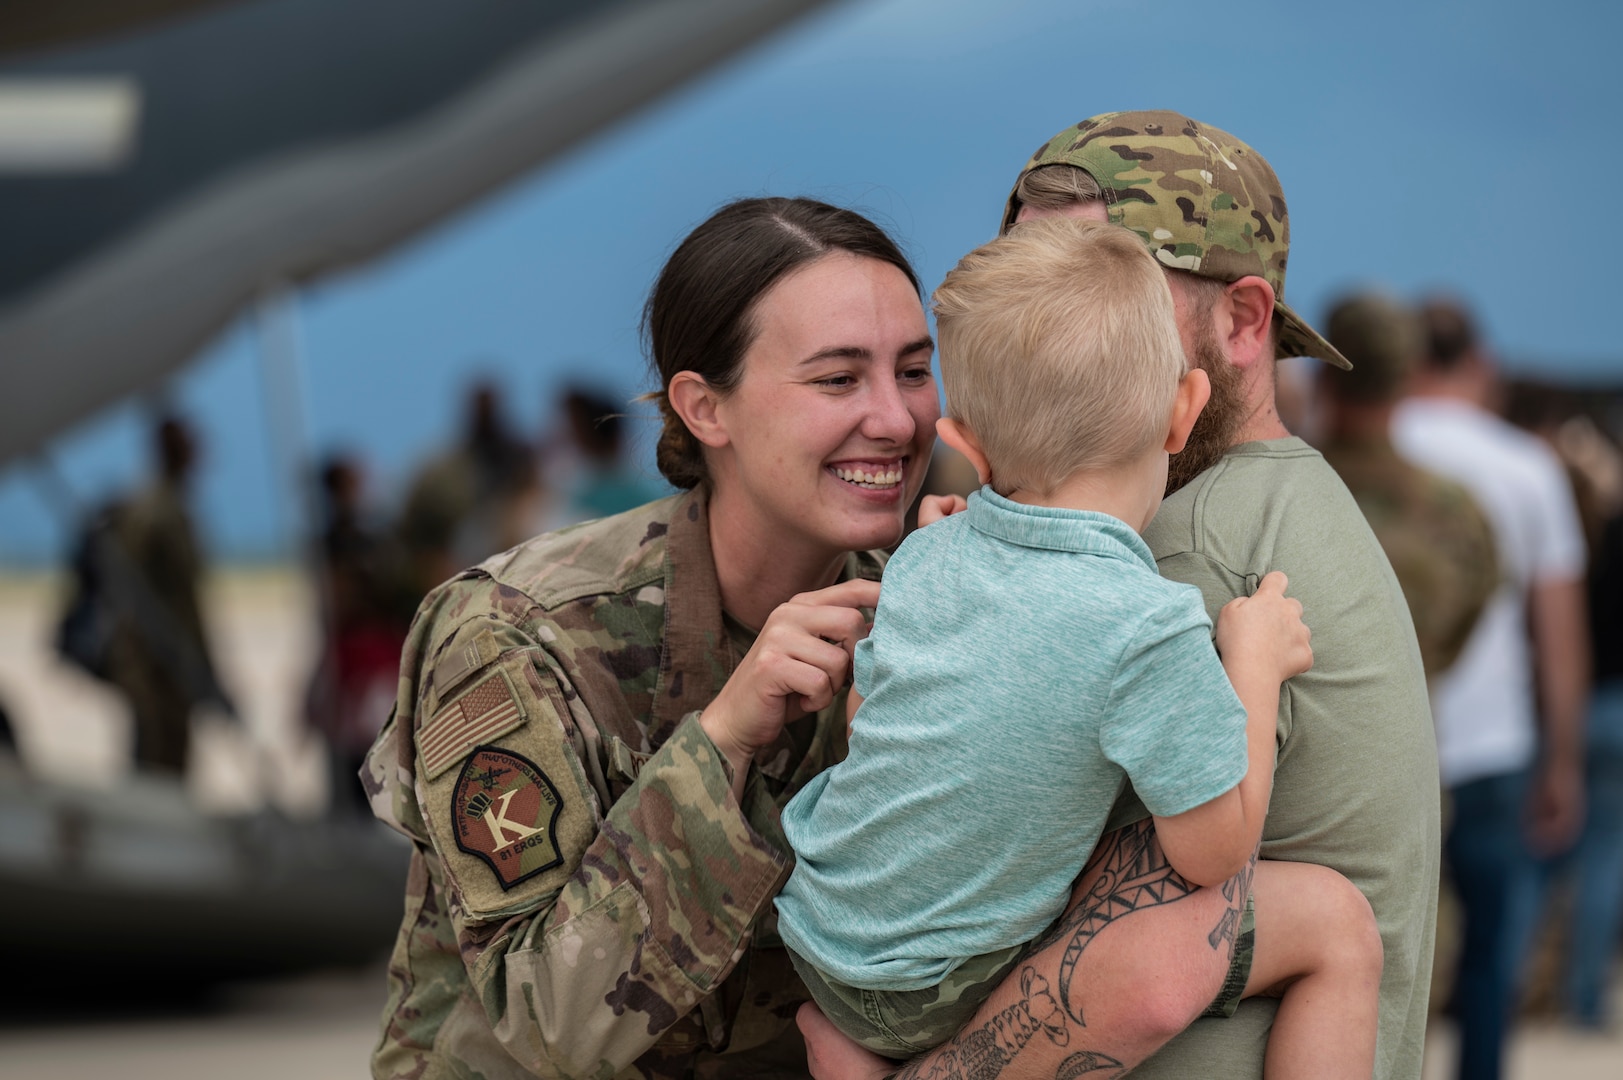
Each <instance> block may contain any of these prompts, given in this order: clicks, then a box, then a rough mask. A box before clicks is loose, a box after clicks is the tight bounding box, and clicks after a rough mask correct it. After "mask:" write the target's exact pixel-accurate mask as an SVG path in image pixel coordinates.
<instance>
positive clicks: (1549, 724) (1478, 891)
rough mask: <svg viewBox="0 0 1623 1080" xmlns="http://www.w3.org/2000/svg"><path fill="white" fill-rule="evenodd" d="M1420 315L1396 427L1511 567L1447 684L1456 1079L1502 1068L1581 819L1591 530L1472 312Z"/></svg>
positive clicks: (1505, 568) (1441, 715)
mask: <svg viewBox="0 0 1623 1080" xmlns="http://www.w3.org/2000/svg"><path fill="white" fill-rule="evenodd" d="M1421 316H1422V319H1423V322H1424V327H1425V339H1426V349H1425V353H1424V359H1423V362H1422V364H1421V366H1420V370H1419V371H1418V372H1417V373H1416V376H1415V378H1414V381H1413V383H1412V384H1411V395H1410V396H1409V397H1408V398H1407V399H1405V400H1404V401H1403V402H1402V403H1401V404H1400V405H1399V406H1398V409H1397V411H1396V413H1395V414H1394V416H1393V424H1392V439H1393V442H1394V443H1395V444H1396V446H1397V448H1398V451H1399V452H1400V453H1402V454H1403V455H1404V456H1405V457H1407V458H1409V459H1410V460H1412V461H1414V462H1416V463H1417V464H1419V465H1421V466H1423V467H1425V468H1428V469H1431V470H1434V471H1436V472H1438V473H1441V474H1442V475H1444V476H1447V477H1449V478H1451V479H1453V480H1455V481H1457V482H1458V483H1459V484H1461V485H1462V486H1463V487H1465V489H1466V490H1468V491H1469V492H1470V493H1471V495H1472V496H1473V497H1474V498H1475V499H1476V501H1477V503H1478V505H1479V506H1481V508H1482V510H1483V512H1484V513H1485V514H1486V515H1487V518H1488V521H1489V523H1490V524H1491V525H1492V527H1493V534H1494V543H1495V551H1496V554H1497V557H1498V561H1499V566H1500V571H1501V583H1500V585H1499V587H1498V588H1497V589H1496V590H1495V592H1494V595H1493V597H1492V598H1491V599H1490V600H1489V601H1488V606H1487V608H1486V609H1485V610H1484V612H1483V614H1482V617H1481V619H1479V620H1478V622H1477V625H1476V627H1475V629H1474V630H1473V631H1472V633H1471V637H1470V639H1469V640H1468V641H1467V642H1466V645H1465V649H1464V651H1463V652H1462V653H1461V655H1460V658H1459V661H1458V662H1457V663H1456V664H1455V665H1454V667H1453V668H1451V669H1450V670H1449V671H1448V672H1446V673H1445V674H1444V675H1443V676H1442V677H1441V678H1439V679H1438V680H1437V681H1436V683H1435V686H1434V700H1435V707H1436V720H1437V745H1438V758H1439V762H1440V765H1441V770H1442V781H1443V785H1444V787H1445V788H1447V790H1448V791H1449V794H1450V796H1451V802H1452V817H1451V823H1450V828H1449V833H1448V836H1447V838H1446V840H1445V843H1444V852H1445V854H1446V856H1447V859H1448V865H1449V869H1450V871H1451V873H1452V877H1453V881H1454V884H1455V887H1456V889H1457V890H1458V893H1459V898H1460V904H1461V908H1462V915H1463V921H1464V926H1463V940H1462V942H1461V950H1460V962H1459V968H1458V971H1457V973H1456V976H1455V979H1454V1000H1453V1011H1454V1013H1455V1016H1456V1018H1457V1019H1458V1021H1459V1025H1460V1058H1459V1072H1458V1075H1459V1076H1460V1077H1462V1078H1464V1080H1490V1078H1496V1077H1498V1076H1500V1075H1501V1074H1502V1071H1503V1052H1504V1044H1505V1037H1506V1034H1507V1032H1508V1030H1509V1026H1510V1022H1511V1018H1512V1016H1513V1013H1514V1009H1515V1007H1516V1003H1517V993H1518V990H1519V983H1520V977H1521V970H1522V966H1523V959H1524V954H1525V952H1526V947H1527V937H1528V935H1529V933H1530V932H1531V930H1532V927H1533V923H1534V911H1535V906H1536V897H1537V875H1536V869H1535V862H1534V860H1535V856H1536V855H1540V854H1543V855H1549V854H1554V853H1557V852H1559V851H1562V850H1565V849H1566V848H1568V847H1570V846H1571V844H1572V842H1573V840H1574V838H1575V837H1576V835H1577V833H1578V830H1579V828H1580V826H1581V825H1582V822H1583V812H1584V810H1583V807H1584V777H1583V727H1582V722H1583V711H1584V706H1585V697H1586V694H1587V687H1588V678H1589V660H1588V653H1589V648H1588V641H1587V640H1586V626H1585V615H1584V608H1585V604H1584V595H1583V579H1584V562H1585V556H1584V541H1583V534H1582V529H1581V527H1580V525H1579V522H1578V515H1577V510H1576V508H1575V505H1574V502H1573V495H1572V488H1571V486H1570V485H1569V483H1568V481H1567V477H1566V473H1565V471H1564V469H1563V468H1562V466H1561V463H1560V461H1559V460H1558V459H1557V458H1556V456H1555V454H1554V453H1553V452H1552V451H1551V450H1550V449H1549V448H1548V447H1547V446H1545V445H1544V444H1543V443H1542V442H1541V441H1540V440H1539V439H1538V438H1537V437H1536V436H1534V435H1531V434H1529V433H1527V432H1525V431H1521V430H1520V429H1517V428H1515V427H1513V426H1511V425H1510V424H1508V423H1506V422H1505V421H1504V420H1502V419H1500V418H1499V417H1498V416H1497V415H1496V414H1495V413H1494V412H1493V411H1492V410H1491V403H1492V402H1493V401H1494V399H1495V397H1496V396H1497V390H1498V383H1497V376H1496V374H1495V371H1494V366H1493V363H1492V360H1491V358H1490V357H1489V355H1488V353H1487V350H1486V349H1485V348H1484V347H1483V346H1482V345H1481V343H1480V341H1479V339H1478V337H1477V333H1476V328H1475V325H1474V324H1473V322H1472V320H1471V318H1470V316H1469V315H1468V314H1467V313H1466V311H1465V309H1464V308H1463V307H1462V306H1460V305H1459V304H1457V303H1455V302H1453V301H1449V300H1432V301H1429V302H1427V303H1426V304H1424V305H1423V306H1422V308H1421Z"/></svg>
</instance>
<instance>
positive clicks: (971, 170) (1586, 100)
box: [0, 0, 1623, 563]
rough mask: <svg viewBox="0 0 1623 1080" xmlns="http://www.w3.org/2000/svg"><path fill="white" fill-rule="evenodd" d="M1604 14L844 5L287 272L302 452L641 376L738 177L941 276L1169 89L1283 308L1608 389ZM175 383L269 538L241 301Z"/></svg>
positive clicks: (74, 481) (272, 489) (110, 481)
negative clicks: (684, 264)
mask: <svg viewBox="0 0 1623 1080" xmlns="http://www.w3.org/2000/svg"><path fill="white" fill-rule="evenodd" d="M1620 31H1623V15H1620V14H1619V9H1617V8H1616V7H1614V6H1612V5H1598V4H1593V3H1579V2H1577V0H1555V2H1552V3H1546V4H1542V5H1540V6H1538V8H1537V9H1530V8H1528V7H1527V6H1525V5H1521V4H1515V5H1513V4H1510V3H1505V2H1500V0H1490V2H1482V3H1464V2H1410V3H1389V2H1385V0H1375V2H1370V3H1363V4H1359V5H1347V4H1338V5H1311V4H1299V3H1284V2H1274V0H1261V2H1258V3H1254V4H1251V5H1243V6H1240V7H1234V6H1226V5H1212V4H1195V3H1190V2H1185V0H1162V2H1159V3H1155V4H1153V5H1152V4H1147V3H1129V2H1126V0H870V2H864V0H847V2H845V3H840V4H836V5H834V6H833V7H832V8H830V9H828V10H825V11H824V12H822V13H820V14H818V15H816V16H814V17H813V18H811V19H809V20H806V21H804V22H802V23H800V24H798V25H797V26H795V27H794V28H792V29H791V30H790V31H788V32H787V33H785V34H782V35H780V36H778V37H777V38H774V39H772V40H771V41H769V42H768V43H766V44H765V45H763V46H762V47H759V48H757V49H755V50H753V51H751V52H750V53H748V54H746V55H744V56H742V57H740V58H738V59H736V60H735V61H733V62H731V63H729V64H727V65H725V66H724V67H722V68H719V69H717V70H715V71H713V72H712V73H710V74H709V75H707V76H706V77H705V78H703V79H701V80H699V81H697V82H695V83H692V84H690V85H689V86H687V87H686V88H684V89H683V90H682V91H681V92H679V93H676V94H673V95H671V96H669V97H667V98H665V99H664V100H662V101H660V102H658V103H656V104H655V105H653V106H652V107H650V108H647V109H644V110H643V111H642V112H640V113H638V114H637V115H635V116H634V117H632V118H630V119H629V120H627V121H625V122H623V123H621V124H620V125H618V126H616V127H615V128H613V129H610V130H608V131H605V132H603V133H601V134H600V135H599V136H598V137H596V138H594V139H593V140H591V141H590V142H588V143H586V144H583V145H581V146H579V147H577V148H576V149H575V150H574V151H573V152H572V153H570V154H569V155H567V156H565V157H563V158H561V159H557V160H555V161H553V162H552V163H550V164H549V165H548V166H546V167H545V168H543V169H541V170H539V171H537V172H535V173H533V174H531V175H530V176H528V177H525V178H524V179H522V180H521V181H519V182H518V183H516V184H513V185H511V186H510V187H508V188H507V189H505V190H503V191H501V192H499V193H497V194H496V195H495V196H493V197H491V198H489V199H487V200H485V201H483V202H481V203H479V204H477V205H475V206H472V207H469V208H468V209H467V210H466V211H465V212H463V213H462V214H461V215H459V216H457V217H456V218H454V219H452V220H450V221H448V222H446V223H444V224H442V225H441V226H440V227H438V228H437V229H435V230H433V231H431V232H429V233H427V234H425V235H423V236H421V237H419V238H418V239H416V240H415V241H414V242H412V243H410V244H408V245H406V246H404V247H402V248H400V249H398V250H396V251H395V252H394V253H392V254H391V255H390V256H389V257H387V258H384V259H380V260H378V261H376V262H374V263H372V264H370V265H368V266H365V267H362V268H360V269H358V270H353V271H351V272H349V273H346V274H344V275H341V276H338V277H334V278H329V279H324V280H322V281H319V282H316V283H314V284H312V285H309V286H307V287H305V288H304V289H302V290H301V291H300V292H299V293H298V294H297V296H296V298H295V301H296V310H297V313H298V319H299V332H300V336H301V339H302V341H303V343H304V355H305V361H306V382H307V395H306V396H307V398H308V426H309V428H310V435H311V438H310V443H311V446H312V448H313V449H314V450H316V451H317V452H320V451H324V450H328V449H333V448H339V447H342V448H347V449H350V450H353V451H356V452H358V453H360V454H362V455H363V456H364V457H365V458H366V459H367V460H368V461H369V462H370V463H371V465H372V467H373V473H374V478H375V480H376V481H377V486H378V488H379V489H380V494H382V495H387V494H388V493H389V492H390V491H391V490H395V489H397V488H398V487H399V485H400V484H402V483H404V481H405V479H406V478H407V477H408V476H409V474H410V470H411V468H412V467H413V465H414V464H415V463H416V462H417V461H418V460H420V459H421V458H422V456H423V455H425V454H426V453H428V452H430V451H431V450H432V449H433V448H434V447H435V446H437V445H439V444H440V443H441V442H443V441H444V440H445V439H447V438H448V437H449V436H450V435H451V433H452V430H453V426H454V422H455V418H456V416H457V414H458V411H459V402H460V396H461V388H462V387H463V385H464V384H465V383H466V381H467V379H468V378H469V376H470V374H471V373H472V372H482V373H485V374H489V375H492V376H495V377H497V378H498V379H500V380H501V381H502V382H503V384H504V385H505V386H506V387H507V391H508V401H509V403H510V405H511V411H512V414H513V417H514V419H515V420H516V421H517V422H518V423H519V424H520V425H521V426H523V427H524V428H526V429H527V430H530V431H538V430H539V429H540V427H541V425H542V424H543V422H544V419H545V418H546V416H547V415H548V414H547V403H548V402H549V400H550V395H551V394H552V393H553V392H554V391H555V390H556V388H557V387H559V386H560V385H562V384H563V383H564V382H565V381H566V380H568V379H570V378H571V377H575V378H582V377H583V378H584V379H585V381H587V382H589V383H592V384H595V385H597V386H599V387H601V388H604V389H606V390H609V391H610V392H612V393H613V394H615V395H616V396H618V397H620V398H621V399H629V398H630V397H631V396H632V395H634V394H635V393H637V392H639V391H641V390H642V389H645V388H646V386H645V376H644V366H643V360H642V356H641V351H640V347H639V343H638V339H637V332H636V324H637V317H638V314H639V312H640V309H641V304H642V300H643V297H644V295H645V293H646V290H647V288H648V285H649V283H650V282H651V280H652V278H653V276H654V274H655V273H656V272H657V270H658V268H659V266H660V264H661V262H662V261H663V259H664V257H665V256H666V255H667V254H668V253H669V251H670V250H671V248H672V247H673V246H674V245H675V243H676V242H677V241H678V240H679V239H680V237H681V236H682V234H683V233H684V232H685V231H686V230H688V229H689V228H691V227H692V226H693V225H695V224H697V223H698V222H699V221H701V220H702V219H703V218H704V217H706V216H707V215H708V214H709V213H710V212H711V211H712V210H713V209H715V208H716V207H717V206H718V205H720V204H721V203H723V202H725V201H727V200H729V199H731V198H734V197H737V196H743V195H758V194H807V195H813V196H816V197H820V198H824V199H827V200H830V201H833V202H839V203H843V204H846V205H850V206H853V207H856V208H858V209H860V210H863V211H864V212H867V213H869V214H870V215H871V216H873V217H875V218H876V220H879V221H880V222H882V223H883V224H885V225H887V226H888V227H890V228H891V229H892V230H893V231H894V232H895V233H896V234H897V236H898V237H899V238H900V239H901V240H902V241H903V243H904V246H905V247H906V249H907V251H908V252H909V254H910V255H911V256H912V257H913V259H914V261H915V263H916V264H917V266H918V269H919V271H920V274H921V277H922V279H923V280H924V282H925V283H926V285H927V286H933V285H934V284H935V283H936V282H938V281H939V280H940V279H941V276H942V275H943V274H944V273H945V272H946V270H947V269H948V268H949V267H950V266H951V265H952V263H953V262H954V261H956V260H957V258H958V257H959V256H960V255H962V254H963V253H964V252H965V251H967V250H968V249H970V248H971V247H973V246H975V245H976V244H978V243H981V242H982V241H984V240H986V239H987V238H989V237H990V235H991V234H992V233H993V231H994V230H995V227H996V224H997V220H998V215H999V211H1000V210H1001V207H1002V202H1003V199H1004V197H1005V195H1006V194H1007V191H1008V187H1009V184H1010V182H1011V181H1012V179H1013V176H1014V174H1015V172H1016V171H1017V170H1018V168H1019V166H1020V165H1021V163H1022V162H1023V161H1024V160H1025V158H1026V156H1027V155H1028V154H1029V153H1030V152H1031V151H1032V149H1033V148H1035V147H1036V146H1037V144H1038V143H1039V142H1041V141H1042V140H1044V139H1045V138H1047V137H1048V136H1049V135H1052V134H1053V133H1054V132H1056V131H1058V130H1059V129H1061V128H1063V127H1065V126H1066V125H1069V124H1072V123H1074V122H1076V121H1077V120H1080V119H1082V118H1083V117H1085V116H1088V115H1091V114H1093V113H1096V112H1101V111H1105V110H1107V109H1116V108H1174V109H1180V110H1183V111H1185V112H1187V113H1189V114H1190V115H1191V116H1194V117H1196V118H1197V119H1200V120H1202V121H1205V122H1207V123H1210V124H1213V125H1216V126H1219V127H1222V128H1225V129H1227V130H1229V131H1232V132H1234V133H1235V134H1237V135H1239V136H1240V137H1242V138H1244V139H1246V140H1247V141H1248V142H1250V143H1252V144H1253V145H1254V146H1255V147H1257V148H1258V149H1259V150H1261V151H1262V152H1263V153H1264V154H1265V155H1267V157H1268V158H1269V160H1270V161H1271V162H1272V163H1273V165H1274V168H1275V169H1276V171H1277V172H1278V173H1279V175H1280V178H1281V180H1282V182H1283V184H1284V187H1285V192H1286V196H1287V198H1288V199H1289V203H1290V211H1291V226H1292V240H1293V244H1292V249H1293V250H1292V253H1291V262H1290V276H1289V280H1288V284H1287V298H1288V299H1289V300H1290V301H1291V302H1292V304H1293V306H1295V307H1296V308H1297V310H1298V311H1300V312H1302V313H1303V314H1304V315H1306V316H1307V317H1308V318H1309V319H1310V320H1318V319H1319V317H1320V316H1321V314H1322V312H1323V310H1324V308H1325V307H1326V306H1327V305H1328V303H1329V302H1330V301H1331V300H1333V299H1334V298H1335V297H1336V296H1338V295H1339V294H1340V293H1341V292H1343V291H1344V290H1347V289H1349V288H1352V287H1355V286H1362V285H1381V286H1384V287H1386V288H1388V289H1391V290H1394V291H1397V292H1399V293H1403V294H1414V293H1416V292H1419V291H1429V290H1434V289H1447V290H1449V291H1451V292H1455V293H1457V294H1459V295H1461V296H1463V297H1465V298H1466V299H1467V300H1468V301H1469V302H1471V303H1472V304H1473V305H1475V306H1476V308H1477V310H1478V312H1479V314H1480V316H1481V319H1482V322H1483V324H1484V326H1485V328H1486V330H1487V331H1488V333H1489V334H1490V336H1491V338H1492V340H1493V341H1494V342H1495V344H1496V346H1497V348H1498V350H1499V351H1500V353H1501V354H1502V356H1503V357H1504V358H1505V361H1506V364H1507V366H1508V367H1511V368H1512V369H1513V370H1522V371H1529V372H1531V371H1538V372H1543V373H1545V374H1547V375H1549V376H1550V377H1552V378H1557V379H1562V380H1567V381H1588V382H1597V381H1598V382H1607V383H1613V384H1616V383H1623V349H1620V348H1619V347H1618V345H1617V343H1616V340H1615V337H1614V335H1613V334H1612V332H1611V328H1610V326H1609V322H1610V320H1609V319H1608V318H1605V317H1604V315H1603V313H1604V312H1606V311H1607V310H1609V301H1610V300H1611V295H1610V294H1611V292H1612V288H1613V286H1614V283H1615V282H1616V280H1617V274H1616V272H1615V271H1614V270H1613V268H1612V265H1613V253H1612V244H1613V241H1612V239H1611V236H1610V234H1608V233H1607V232H1605V231H1604V230H1605V226H1604V224H1603V223H1604V221H1606V220H1608V219H1609V218H1610V217H1611V216H1612V213H1613V212H1614V204H1613V202H1612V199H1613V196H1612V189H1613V187H1614V186H1615V178H1616V177H1618V176H1619V174H1620V172H1623V169H1620V166H1623V139H1619V138H1618V137H1617V136H1616V134H1615V125H1616V114H1617V111H1618V109H1617V107H1618V106H1619V105H1620V104H1623V94H1620V93H1619V91H1618V90H1617V89H1616V86H1615V78H1614V74H1613V73H1614V71H1615V62H1614V58H1613V55H1612V53H1613V50H1614V47H1615V43H1616V42H1617V41H1618V40H1620V39H1623V34H1620ZM583 373H584V374H583ZM170 392H171V393H172V395H173V397H174V399H175V400H176V401H177V402H178V403H180V404H181V405H182V406H184V407H185V408H187V409H189V410H191V411H193V412H194V414H195V415H196V417H197V418H198V422H199V424H200V426H201V429H202V434H203V438H204V441H205V446H206V453H207V457H206V461H205V471H204V473H203V474H202V475H201V476H200V478H199V491H198V499H199V518H200V523H201V527H202V529H203V531H204V534H205V538H206V541H207V543H208V544H209V546H210V547H211V548H212V549H213V550H214V551H216V552H218V553H220V554H222V555H224V556H228V557H237V558H262V557H266V556H271V555H275V554H276V553H277V552H279V551H282V550H285V547H286V539H287V537H288V536H289V535H290V530H291V529H292V528H293V527H294V525H295V524H296V522H295V521H294V519H293V518H292V517H290V516H289V514H288V513H287V510H286V507H285V506H284V505H283V500H282V499H281V498H280V497H279V496H280V493H281V492H283V491H285V490H286V487H285V482H284V480H283V478H282V477H281V476H280V475H278V470H277V469H276V468H275V467H273V465H272V463H271V461H272V454H271V451H270V447H271V438H270V434H269V431H268V427H267V424H266V420H265V407H264V400H263V399H264V395H263V393H262V386H261V375H260V370H259V368H258V366H257V359H256V352H255V340H254V328H253V324H252V323H251V322H250V321H246V320H245V321H244V322H242V323H239V324H238V325H237V326H235V327H233V328H231V329H229V330H227V331H226V332H225V333H224V334H222V336H221V337H220V339H219V340H217V341H216V342H214V343H213V344H212V345H211V346H210V347H209V348H207V349H206V350H205V351H204V352H203V354H202V355H200V356H199V357H198V360H197V362H196V363H195V364H194V365H193V366H192V367H191V368H190V369H189V370H188V371H187V372H186V373H185V374H183V375H182V376H181V377H179V378H178V379H177V380H176V381H175V383H174V385H173V386H172V388H171V391H170ZM141 416H142V414H141V411H140V408H139V406H138V405H136V404H126V405H123V406H119V407H116V408H114V409H112V410H109V411H108V412H107V413H105V414H103V415H101V416H99V417H97V418H95V419H94V420H92V421H91V422H89V423H87V424H85V425H83V426H81V427H80V428H77V429H75V430H73V431H71V432H69V433H67V434H66V435H65V436H64V437H62V438H61V439H60V440H58V442H57V444H56V445H55V446H54V447H53V449H52V457H53V459H54V461H55V463H56V465H57V467H58V468H59V470H60V472H61V473H62V474H63V475H64V476H65V477H66V478H67V480H68V481H69V483H70V484H71V485H72V486H73V487H74V489H75V490H76V491H78V492H80V493H81V494H82V495H84V496H86V497H94V496H97V495H100V494H104V493H108V492H111V491H114V490H117V489H118V488H120V487H123V486H126V485H128V484H130V483H132V482H133V481H134V480H135V479H136V478H137V477H138V476H139V475H140V473H141V471H142V463H143V459H144V443H143V440H142V438H141ZM62 543H63V535H62V529H61V524H60V522H58V521H57V520H56V519H55V518H54V517H53V516H52V515H51V514H50V513H49V512H48V508H47V505H46V504H45V502H44V501H43V500H42V499H41V498H40V495H39V492H38V484H37V480H36V478H35V477H33V476H32V475H30V474H29V473H28V472H27V470H26V469H25V468H24V467H21V466H13V467H11V468H10V469H9V470H6V471H4V472H0V563H4V562H13V563H15V562H38V561H40V560H43V559H47V558H50V557H52V556H53V555H54V554H55V553H56V552H57V551H58V550H59V548H60V547H61V544H62Z"/></svg>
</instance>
